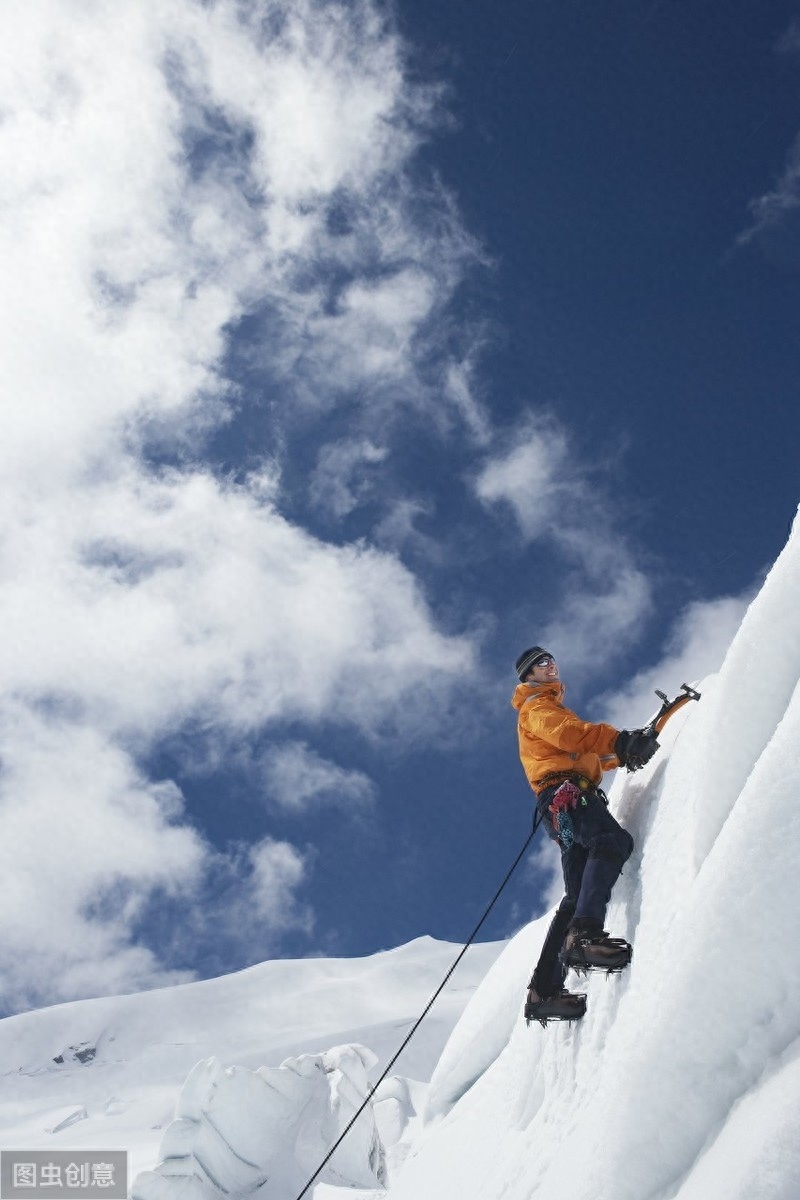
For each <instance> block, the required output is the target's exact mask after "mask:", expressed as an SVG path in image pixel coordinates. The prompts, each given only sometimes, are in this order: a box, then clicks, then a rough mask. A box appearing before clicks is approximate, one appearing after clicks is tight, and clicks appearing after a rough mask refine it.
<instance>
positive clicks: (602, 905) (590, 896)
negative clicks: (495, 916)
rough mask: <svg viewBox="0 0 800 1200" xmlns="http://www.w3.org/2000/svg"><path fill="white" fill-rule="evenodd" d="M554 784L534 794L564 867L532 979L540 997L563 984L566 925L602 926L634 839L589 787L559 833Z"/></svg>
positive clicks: (570, 812)
mask: <svg viewBox="0 0 800 1200" xmlns="http://www.w3.org/2000/svg"><path fill="white" fill-rule="evenodd" d="M558 787H559V784H558V783H554V784H552V785H551V786H550V787H547V788H544V790H543V791H541V792H540V793H539V795H538V796H537V808H538V810H539V812H540V813H541V814H542V824H543V825H544V827H545V829H546V830H547V833H548V836H549V837H550V838H552V839H553V841H555V842H558V845H559V847H560V849H561V868H562V870H563V872H564V899H563V900H562V901H561V903H560V904H559V906H558V908H557V909H556V914H555V916H554V917H553V920H552V922H551V924H550V928H549V930H548V931H547V937H546V938H545V940H544V945H543V946H542V952H541V954H540V955H539V961H538V963H537V964H536V969H535V970H534V972H533V979H532V980H531V983H532V985H533V987H535V988H536V991H537V993H538V994H539V995H540V996H552V995H553V993H554V992H557V991H558V990H559V989H560V988H562V987H563V986H564V980H565V979H566V977H567V971H566V968H565V967H564V965H563V964H562V962H561V960H560V959H559V953H560V951H561V948H562V946H563V944H564V938H565V937H566V934H567V930H568V928H569V926H570V924H571V923H572V922H573V921H578V920H580V921H585V922H586V923H587V924H589V923H590V924H592V925H597V926H599V928H601V929H602V928H603V926H604V924H605V919H606V909H607V908H608V902H609V900H610V899H611V889H612V888H613V886H614V884H615V883H616V882H617V879H618V878H619V874H620V871H621V870H622V867H623V865H624V864H625V862H626V861H627V859H628V858H629V857H630V855H631V851H632V850H633V838H632V837H631V835H630V834H629V833H628V831H627V830H626V829H623V828H622V826H621V825H619V824H618V823H617V822H616V821H615V820H614V818H613V817H612V816H611V813H610V812H609V811H608V808H607V806H606V804H605V802H604V800H603V799H602V798H601V797H600V795H599V794H598V793H597V791H596V790H595V789H593V788H590V789H587V790H585V791H582V793H581V799H580V801H579V802H578V804H577V806H576V807H575V808H573V809H571V810H569V813H568V817H569V821H568V822H566V828H565V829H564V830H562V832H561V835H559V833H558V832H557V831H556V829H555V828H554V826H553V821H552V814H551V813H550V812H549V811H548V806H549V804H550V802H551V801H552V799H553V796H554V795H555V793H556V791H557V790H558Z"/></svg>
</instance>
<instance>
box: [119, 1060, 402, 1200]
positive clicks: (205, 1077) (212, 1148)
mask: <svg viewBox="0 0 800 1200" xmlns="http://www.w3.org/2000/svg"><path fill="white" fill-rule="evenodd" d="M376 1061H377V1060H376V1057H375V1055H374V1054H373V1053H372V1051H370V1050H367V1049H366V1048H365V1047H364V1046H357V1045H348V1046H336V1047H334V1048H333V1049H332V1050H328V1051H327V1052H326V1053H324V1054H303V1055H300V1057H299V1058H289V1059H287V1060H286V1061H285V1062H283V1063H281V1065H280V1066H279V1067H260V1068H259V1069H258V1070H257V1071H249V1070H247V1069H246V1068H243V1067H228V1068H227V1069H226V1068H224V1067H223V1066H222V1064H221V1063H220V1062H219V1061H218V1060H217V1059H215V1058H209V1059H207V1060H206V1061H205V1062H200V1063H198V1064H197V1066H196V1067H195V1068H194V1070H193V1071H192V1073H191V1074H190V1075H189V1078H188V1079H187V1080H186V1083H185V1084H184V1087H183V1090H182V1091H181V1094H180V1097H179V1099H178V1105H177V1109H176V1119H175V1120H174V1121H173V1122H172V1123H171V1124H170V1125H169V1126H168V1128H167V1130H166V1132H165V1133H164V1137H163V1139H162V1143H161V1161H160V1163H159V1165H158V1166H157V1167H156V1169H155V1171H143V1172H142V1173H141V1174H140V1175H138V1176H137V1178H136V1180H135V1182H134V1185H133V1190H132V1192H131V1197H132V1200H219V1197H220V1196H222V1195H229V1194H234V1195H237V1196H246V1195H249V1194H250V1193H252V1192H255V1191H256V1190H258V1194H259V1198H260V1200H286V1197H287V1196H294V1195H297V1194H298V1193H299V1192H300V1191H301V1189H302V1188H303V1186H304V1185H305V1183H306V1181H307V1180H308V1179H309V1178H310V1176H311V1175H313V1173H314V1171H315V1170H316V1169H317V1167H318V1166H319V1164H320V1162H321V1161H322V1160H323V1158H325V1156H326V1154H327V1153H328V1151H329V1150H330V1147H331V1146H332V1145H333V1143H334V1142H335V1141H336V1139H337V1138H338V1136H339V1135H340V1133H341V1132H342V1130H343V1129H344V1128H345V1126H346V1125H347V1123H348V1122H349V1121H350V1120H351V1119H352V1117H353V1116H354V1114H355V1112H356V1110H357V1109H358V1108H359V1106H360V1105H361V1103H362V1102H363V1100H364V1099H365V1097H366V1095H367V1090H368V1085H367V1071H368V1070H369V1068H370V1067H372V1066H374V1065H375V1063H376ZM320 1180H321V1181H323V1182H325V1181H326V1182H328V1183H331V1184H335V1185H338V1186H346V1187H364V1188H366V1187H373V1188H374V1187H376V1186H384V1185H385V1183H386V1173H385V1166H384V1150H383V1145H382V1142H381V1139H380V1137H379V1136H378V1131H377V1128H376V1124H375V1117H374V1113H373V1111H372V1105H371V1104H369V1105H367V1107H366V1109H365V1110H364V1112H363V1113H362V1115H361V1116H360V1117H359V1119H358V1121H356V1123H355V1125H354V1126H353V1128H352V1129H351V1130H350V1132H349V1134H348V1135H347V1137H346V1138H345V1140H344V1141H343V1143H342V1145H341V1146H340V1147H339V1148H338V1149H337V1150H336V1152H335V1153H334V1155H333V1156H332V1158H331V1160H330V1162H329V1163H328V1165H327V1166H326V1167H325V1169H324V1171H323V1172H322V1173H321V1175H320Z"/></svg>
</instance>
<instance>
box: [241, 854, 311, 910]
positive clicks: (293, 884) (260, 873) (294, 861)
mask: <svg viewBox="0 0 800 1200" xmlns="http://www.w3.org/2000/svg"><path fill="white" fill-rule="evenodd" d="M249 859H250V865H251V867H252V875H251V878H250V882H249V890H250V894H251V895H252V900H253V907H254V914H253V915H254V917H255V919H256V920H258V921H266V922H267V925H268V928H269V929H270V930H271V931H272V932H279V931H282V930H286V929H298V928H299V929H302V930H303V931H304V932H306V933H310V932H311V929H312V927H313V923H314V922H313V916H312V914H311V911H310V909H309V908H308V907H307V906H304V905H298V904H297V902H296V901H295V899H294V891H295V889H296V888H298V887H299V886H300V884H301V883H302V882H303V879H304V877H305V874H306V867H307V864H306V862H305V860H304V858H303V856H302V855H301V854H300V853H299V851H297V850H296V849H295V847H294V846H291V845H290V844H289V843H288V842H277V841H274V840H273V839H272V838H264V840H263V841H261V842H259V843H258V844H257V845H256V846H253V847H251V849H250V852H249Z"/></svg>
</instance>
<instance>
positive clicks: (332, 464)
mask: <svg viewBox="0 0 800 1200" xmlns="http://www.w3.org/2000/svg"><path fill="white" fill-rule="evenodd" d="M387 454H388V451H387V450H386V448H385V447H384V446H376V445H375V443H374V442H371V441H370V440H369V439H368V438H341V439H340V440H339V441H338V442H329V443H328V444H327V445H325V446H322V447H321V448H320V450H319V453H318V454H317V465H316V467H315V468H314V472H313V474H312V476H311V482H310V486H309V495H310V497H311V500H312V502H313V503H314V504H315V505H316V506H317V508H320V509H322V510H324V511H327V512H329V513H331V514H332V515H333V516H334V517H346V516H347V514H348V513H350V512H352V511H353V509H354V508H357V507H358V505H359V504H360V503H361V502H362V499H363V498H364V497H366V496H368V495H369V491H370V481H369V475H368V472H367V471H366V470H365V468H367V467H370V466H375V465H377V464H378V463H382V462H383V461H384V460H385V459H386V456H387ZM354 477H355V478H354Z"/></svg>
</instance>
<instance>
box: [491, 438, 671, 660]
mask: <svg viewBox="0 0 800 1200" xmlns="http://www.w3.org/2000/svg"><path fill="white" fill-rule="evenodd" d="M474 486H475V492H476V494H477V496H478V498H479V499H480V500H481V501H482V502H483V503H484V504H485V505H486V506H487V507H488V508H490V509H495V510H499V511H500V512H501V513H502V512H503V511H504V510H505V511H507V510H508V509H510V510H511V512H512V513H513V515H514V518H515V520H516V523H517V526H518V528H519V531H520V534H521V535H522V537H523V539H524V541H525V542H529V543H531V542H541V543H543V544H544V545H543V547H542V548H540V549H539V551H538V553H540V554H542V555H546V554H548V549H547V547H549V554H550V565H551V566H552V567H554V568H555V569H556V571H559V570H560V574H561V579H562V588H561V595H560V597H559V599H558V602H557V604H556V605H555V608H554V612H555V615H554V616H553V617H551V618H550V619H549V620H548V621H546V622H542V623H541V626H540V632H539V636H540V638H541V640H542V644H543V645H547V646H551V647H552V648H553V650H554V651H556V650H557V651H558V655H559V661H560V662H562V663H563V664H564V665H565V666H567V667H569V666H570V665H571V664H573V663H575V664H578V663H579V664H580V667H581V672H582V674H583V675H587V674H590V673H592V672H594V671H599V670H601V669H602V668H603V667H604V666H605V665H606V664H607V663H608V660H609V657H610V656H611V655H613V654H615V653H616V649H615V646H616V643H617V640H618V639H619V638H620V637H622V636H625V637H626V638H627V639H628V640H629V641H632V639H633V638H635V637H636V636H637V634H638V632H639V630H640V629H641V627H642V625H643V623H644V621H645V619H646V617H647V616H648V614H649V612H650V610H651V606H652V596H651V588H650V583H649V580H648V578H647V576H646V574H645V572H644V570H643V569H642V567H641V566H640V565H639V564H638V562H637V560H636V556H635V554H634V552H633V550H632V548H631V546H630V545H629V543H628V541H627V540H626V538H625V536H624V534H623V532H622V528H621V524H622V522H621V520H620V517H619V516H618V515H617V514H616V513H615V512H614V507H613V504H612V502H611V497H610V489H609V486H608V483H607V481H606V480H605V479H604V478H603V476H602V475H601V474H600V473H599V472H595V476H594V478H592V477H591V476H590V473H589V471H588V470H587V467H586V464H585V463H584V462H582V461H581V459H580V457H579V455H578V454H577V453H576V452H575V451H574V450H573V449H571V447H570V443H569V439H568V437H567V433H566V431H565V430H564V429H563V428H562V427H561V426H560V425H559V424H558V423H557V422H556V421H555V420H554V419H553V418H549V419H542V418H539V419H535V420H534V419H531V420H529V421H528V423H527V425H526V426H524V427H522V428H521V429H519V430H517V431H515V435H514V438H513V443H512V444H511V445H510V446H507V447H506V449H505V450H502V451H499V452H496V453H495V454H493V455H492V456H491V457H489V458H488V459H487V461H486V462H485V464H484V466H483V468H482V470H481V472H480V473H479V474H478V476H477V477H476V479H475V485H474Z"/></svg>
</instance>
